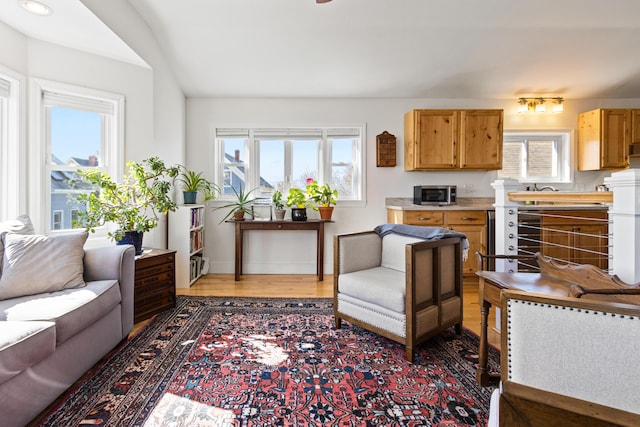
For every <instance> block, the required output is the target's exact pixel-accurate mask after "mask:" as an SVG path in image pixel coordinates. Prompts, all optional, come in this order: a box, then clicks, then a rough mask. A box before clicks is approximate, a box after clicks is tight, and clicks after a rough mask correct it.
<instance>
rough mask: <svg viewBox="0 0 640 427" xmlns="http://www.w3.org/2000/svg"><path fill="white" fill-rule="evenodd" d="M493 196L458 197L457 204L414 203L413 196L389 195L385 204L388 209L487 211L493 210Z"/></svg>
mask: <svg viewBox="0 0 640 427" xmlns="http://www.w3.org/2000/svg"><path fill="white" fill-rule="evenodd" d="M494 202H495V199H494V198H493V197H458V203H456V204H455V205H414V204H413V198H412V197H387V198H386V199H385V205H386V208H387V209H395V210H400V211H418V210H429V211H438V210H443V211H445V210H446V211H487V210H493V203H494Z"/></svg>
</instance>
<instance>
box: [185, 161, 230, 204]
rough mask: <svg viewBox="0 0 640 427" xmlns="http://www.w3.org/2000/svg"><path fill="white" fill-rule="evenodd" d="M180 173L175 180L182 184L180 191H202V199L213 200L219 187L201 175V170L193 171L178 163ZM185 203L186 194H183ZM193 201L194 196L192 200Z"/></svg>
mask: <svg viewBox="0 0 640 427" xmlns="http://www.w3.org/2000/svg"><path fill="white" fill-rule="evenodd" d="M178 168H179V169H180V173H179V174H178V177H177V178H176V182H178V183H179V184H181V185H182V191H183V192H186V193H196V194H197V192H198V191H202V192H203V193H204V201H205V202H208V201H210V200H215V198H216V193H218V192H219V191H220V188H219V187H218V186H217V185H216V184H215V183H214V182H211V181H209V180H208V179H206V178H205V177H204V176H202V172H195V171H192V170H190V169H187V167H186V166H183V165H178ZM184 198H185V203H187V198H188V195H187V194H185V195H184ZM191 203H195V198H194V200H193V202H191Z"/></svg>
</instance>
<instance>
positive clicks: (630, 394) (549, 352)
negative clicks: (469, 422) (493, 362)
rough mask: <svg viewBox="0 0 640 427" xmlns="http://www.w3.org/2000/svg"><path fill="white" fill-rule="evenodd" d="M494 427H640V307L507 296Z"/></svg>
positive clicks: (522, 294)
mask: <svg viewBox="0 0 640 427" xmlns="http://www.w3.org/2000/svg"><path fill="white" fill-rule="evenodd" d="M500 317H501V332H502V337H501V344H500V347H501V351H500V379H501V382H500V387H499V388H497V389H496V390H495V391H494V392H493V395H492V397H491V406H490V414H489V423H488V426H489V427H498V426H504V427H519V426H526V427H554V426H562V427H583V426H591V427H611V426H628V427H631V426H634V427H635V426H640V394H639V393H638V383H640V371H639V370H638V369H637V368H636V366H635V363H634V361H635V360H636V358H637V355H638V352H639V351H640V344H638V343H640V306H638V305H632V304H620V303H616V302H609V301H600V300H589V299H582V298H581V299H578V298H573V297H561V296H551V295H540V294H534V293H528V292H522V291H503V292H502V302H501V310H500Z"/></svg>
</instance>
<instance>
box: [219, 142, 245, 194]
mask: <svg viewBox="0 0 640 427" xmlns="http://www.w3.org/2000/svg"><path fill="white" fill-rule="evenodd" d="M244 144H245V139H244V138H225V139H224V140H223V146H224V160H223V161H224V168H223V171H222V174H223V177H224V182H223V186H222V193H223V194H233V188H235V189H236V191H240V190H243V189H244V187H245V180H246V178H245V163H244V162H245V159H243V158H242V156H243V153H244Z"/></svg>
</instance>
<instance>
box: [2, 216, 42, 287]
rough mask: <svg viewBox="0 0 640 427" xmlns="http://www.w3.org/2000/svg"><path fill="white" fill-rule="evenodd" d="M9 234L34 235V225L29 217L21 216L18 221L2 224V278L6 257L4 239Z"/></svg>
mask: <svg viewBox="0 0 640 427" xmlns="http://www.w3.org/2000/svg"><path fill="white" fill-rule="evenodd" d="M7 233H15V234H34V233H35V232H34V231H33V224H32V223H31V219H30V218H29V217H28V216H27V215H20V216H19V217H17V218H16V219H10V220H8V221H3V222H0V277H1V276H2V258H3V256H4V242H3V241H2V238H3V237H4V235H5V234H7Z"/></svg>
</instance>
